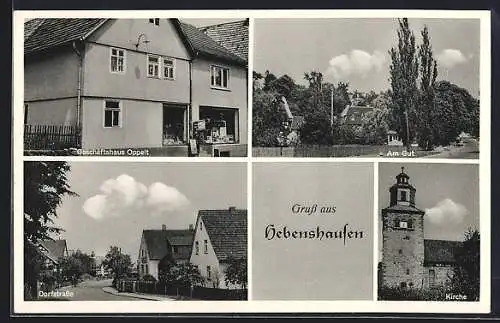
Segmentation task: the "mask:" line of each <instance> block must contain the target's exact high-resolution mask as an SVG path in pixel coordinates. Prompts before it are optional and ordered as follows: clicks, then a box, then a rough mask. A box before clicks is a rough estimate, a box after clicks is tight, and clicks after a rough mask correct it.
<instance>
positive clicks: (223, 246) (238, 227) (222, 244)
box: [190, 207, 248, 289]
mask: <svg viewBox="0 0 500 323" xmlns="http://www.w3.org/2000/svg"><path fill="white" fill-rule="evenodd" d="M231 258H233V259H239V261H243V262H245V263H246V261H247V259H248V258H247V211H246V210H240V209H236V208H234V207H230V208H228V209H224V210H200V211H199V212H198V218H197V220H196V225H195V234H194V239H193V247H192V249H191V257H190V262H191V263H192V264H193V265H195V266H197V267H198V270H199V271H200V273H201V275H202V276H203V278H204V280H205V286H206V287H212V288H227V289H238V288H242V286H237V285H235V284H231V283H226V275H225V272H226V268H227V266H228V265H229V261H230V260H231Z"/></svg>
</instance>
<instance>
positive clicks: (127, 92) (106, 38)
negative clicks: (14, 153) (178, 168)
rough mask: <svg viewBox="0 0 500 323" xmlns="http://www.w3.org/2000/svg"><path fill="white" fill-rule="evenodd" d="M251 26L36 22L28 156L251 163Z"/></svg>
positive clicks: (27, 27)
mask: <svg viewBox="0 0 500 323" xmlns="http://www.w3.org/2000/svg"><path fill="white" fill-rule="evenodd" d="M248 30H249V21H248V19H247V18H242V19H227V18H225V19H222V18H221V19H215V18H212V19H177V18H169V19H167V18H150V19H101V18H95V19H83V18H32V19H26V21H25V23H24V152H25V154H26V155H75V156H132V157H142V156H184V157H188V156H200V157H244V156H247V137H248V135H247V123H248V118H247V110H248V106H247V102H248V77H247V76H248V72H247V66H248Z"/></svg>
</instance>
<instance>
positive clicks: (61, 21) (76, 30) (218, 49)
mask: <svg viewBox="0 0 500 323" xmlns="http://www.w3.org/2000/svg"><path fill="white" fill-rule="evenodd" d="M107 20H108V19H98V18H90V19H82V18H44V19H32V20H28V21H26V22H25V23H24V26H25V33H24V52H25V54H33V53H36V52H40V51H43V50H47V49H50V48H53V47H58V46H63V45H67V44H69V43H71V42H72V41H74V40H78V39H85V38H86V37H88V36H89V35H90V34H92V32H94V31H95V30H97V29H98V28H99V27H100V26H101V25H102V24H103V23H104V22H106V21H107ZM172 21H173V23H174V25H175V26H176V27H177V30H178V31H179V33H180V36H181V37H182V38H183V40H184V43H185V44H186V46H187V47H188V49H189V50H190V52H191V54H192V55H195V56H196V55H198V54H201V55H205V56H208V57H213V58H219V59H222V60H226V61H230V62H234V63H238V64H242V65H246V60H245V59H243V58H241V57H240V56H238V55H237V54H234V53H233V52H232V51H231V50H229V49H227V48H226V47H224V46H222V45H221V44H219V43H218V42H216V41H215V40H214V39H212V38H210V37H209V36H208V35H207V34H205V33H204V32H203V31H201V30H200V29H198V28H196V27H194V26H192V25H190V24H187V23H184V22H180V21H179V20H178V19H172ZM247 34H248V32H247ZM247 43H248V42H247Z"/></svg>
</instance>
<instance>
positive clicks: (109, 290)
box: [102, 287, 175, 301]
mask: <svg viewBox="0 0 500 323" xmlns="http://www.w3.org/2000/svg"><path fill="white" fill-rule="evenodd" d="M102 290H103V292H105V293H108V294H112V295H116V296H125V297H132V298H139V299H143V300H148V301H174V300H175V299H173V298H168V297H161V296H154V295H145V294H137V293H121V292H119V291H117V290H116V289H114V288H113V287H103V288H102Z"/></svg>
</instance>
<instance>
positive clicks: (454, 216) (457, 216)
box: [425, 198, 469, 226]
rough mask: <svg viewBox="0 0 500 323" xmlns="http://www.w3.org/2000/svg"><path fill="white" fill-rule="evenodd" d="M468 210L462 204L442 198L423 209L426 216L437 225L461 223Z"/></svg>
mask: <svg viewBox="0 0 500 323" xmlns="http://www.w3.org/2000/svg"><path fill="white" fill-rule="evenodd" d="M467 214H469V211H468V210H467V209H466V208H465V206H463V205H462V204H459V203H455V202H454V201H453V200H452V199H449V198H447V199H444V200H442V201H440V202H439V203H437V204H436V205H435V206H434V207H432V208H430V209H426V210H425V215H426V218H427V219H428V220H429V221H430V222H432V223H434V224H437V225H446V226H449V225H457V224H459V223H461V222H462V221H463V220H464V218H465V216H466V215H467Z"/></svg>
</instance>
